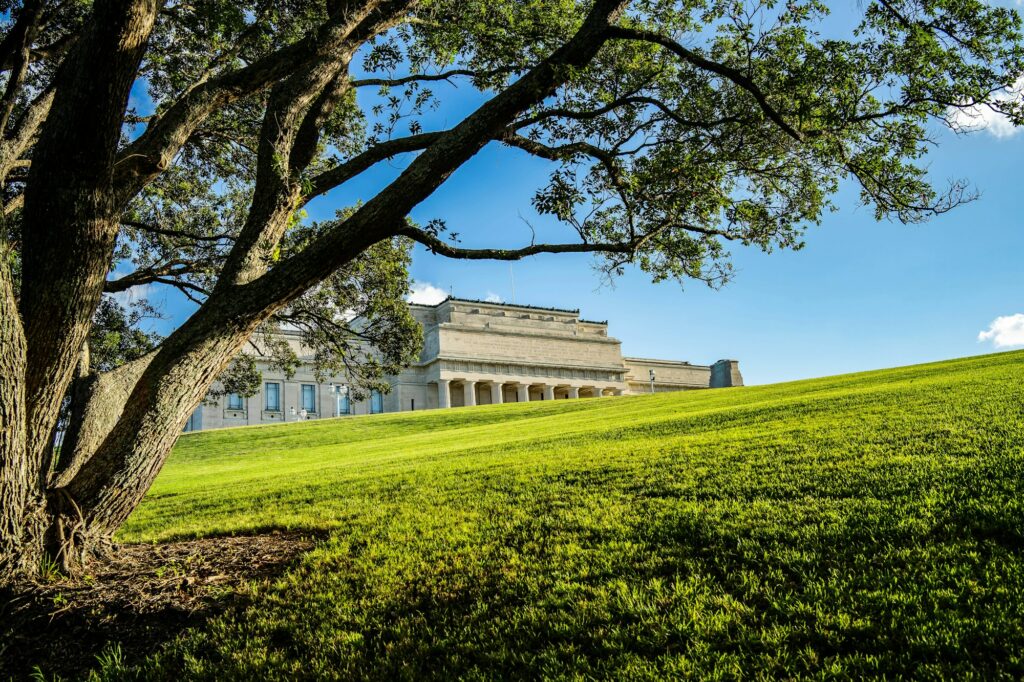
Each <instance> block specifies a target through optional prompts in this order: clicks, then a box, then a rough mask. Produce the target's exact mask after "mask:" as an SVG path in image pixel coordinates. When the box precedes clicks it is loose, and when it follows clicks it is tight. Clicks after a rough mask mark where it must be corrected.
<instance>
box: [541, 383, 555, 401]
mask: <svg viewBox="0 0 1024 682" xmlns="http://www.w3.org/2000/svg"><path fill="white" fill-rule="evenodd" d="M554 399H555V387H554V386H552V385H551V384H544V400H554Z"/></svg>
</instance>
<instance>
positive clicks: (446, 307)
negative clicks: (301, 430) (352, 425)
mask: <svg viewBox="0 0 1024 682" xmlns="http://www.w3.org/2000/svg"><path fill="white" fill-rule="evenodd" d="M411 308H412V313H413V316H414V317H415V318H416V319H417V320H418V321H419V322H420V324H421V325H422V326H423V352H422V354H421V356H420V360H419V362H416V363H414V364H413V365H411V366H410V367H408V368H406V369H405V370H404V371H402V372H401V373H400V374H399V375H398V376H393V377H389V380H390V384H391V391H390V392H388V393H386V394H384V395H380V394H374V395H372V396H371V397H370V398H369V399H368V400H365V401H360V402H355V401H349V400H348V397H347V390H346V388H345V384H346V379H345V377H340V376H339V377H333V378H330V379H329V380H328V381H327V382H317V381H316V379H315V377H314V376H313V373H312V368H311V367H310V366H309V365H304V366H300V367H299V369H298V371H297V372H296V374H295V375H294V376H293V377H291V378H286V377H285V376H284V375H283V374H282V373H280V372H275V371H272V370H270V369H269V367H268V366H267V365H266V363H262V362H261V361H259V360H257V365H258V366H260V368H261V370H262V371H263V387H262V389H261V391H260V392H259V393H258V394H257V395H254V396H252V397H249V398H243V397H241V396H227V397H225V398H223V399H221V400H220V401H219V403H218V404H216V405H203V406H201V407H199V408H198V409H197V410H196V412H195V413H194V414H193V415H192V417H191V418H190V419H189V423H188V424H187V425H186V430H187V431H188V430H199V429H211V428H221V427H226V426H243V425H246V424H260V423H274V422H284V421H297V420H299V419H301V418H302V413H303V411H305V418H306V419H319V418H323V417H336V416H341V415H349V414H372V413H378V412H402V411H409V410H425V409H426V410H429V409H435V408H447V407H462V406H467V405H490V404H495V403H511V402H527V401H533V400H566V399H574V398H588V397H601V396H608V395H633V394H641V393H650V392H651V391H657V392H661V391H683V390H691V389H701V388H720V387H727V386H742V385H743V377H742V376H741V375H740V371H739V363H738V362H737V361H735V360H719V361H718V362H716V363H715V364H713V365H710V366H709V365H692V364H690V363H688V362H681V361H675V360H652V359H646V358H634V357H623V355H622V351H621V348H620V346H621V343H620V342H619V340H618V339H615V338H612V337H611V336H609V335H608V323H607V322H593V321H590V320H583V319H580V316H579V311H577V310H561V309H558V308H540V307H534V306H526V305H512V304H506V303H490V302H486V301H474V300H467V299H458V298H449V299H447V300H445V301H443V302H441V303H439V304H437V305H433V306H430V305H412V306H411ZM284 334H285V337H286V338H289V337H290V338H289V341H290V342H291V343H293V344H294V346H295V348H296V351H297V352H298V353H299V357H300V358H301V357H302V356H303V351H302V348H301V347H300V345H299V341H298V335H297V334H290V333H288V332H284ZM305 355H306V356H307V357H308V353H306V354H305ZM652 372H653V377H654V380H653V381H652V379H651V377H652Z"/></svg>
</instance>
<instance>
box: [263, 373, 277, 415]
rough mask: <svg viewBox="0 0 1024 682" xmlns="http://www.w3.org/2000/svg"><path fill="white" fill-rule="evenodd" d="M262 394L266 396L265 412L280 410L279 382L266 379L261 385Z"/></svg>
mask: <svg viewBox="0 0 1024 682" xmlns="http://www.w3.org/2000/svg"><path fill="white" fill-rule="evenodd" d="M263 394H264V396H265V397H266V410H267V412H280V411H281V384H279V383H277V382H274V381H268V382H267V383H265V384H264V385H263Z"/></svg>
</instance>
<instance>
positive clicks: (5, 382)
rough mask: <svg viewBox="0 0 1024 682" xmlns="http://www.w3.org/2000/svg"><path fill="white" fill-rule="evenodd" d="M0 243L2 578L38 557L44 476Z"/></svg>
mask: <svg viewBox="0 0 1024 682" xmlns="http://www.w3.org/2000/svg"><path fill="white" fill-rule="evenodd" d="M4 246H5V245H2V244H0V583H3V582H6V581H8V580H10V579H11V578H12V577H13V576H16V575H21V574H24V573H26V572H29V571H31V570H33V569H34V568H35V566H37V565H38V562H39V560H40V559H41V557H42V534H41V528H42V509H43V499H42V481H40V480H39V471H40V468H39V464H38V462H34V461H32V460H31V459H30V457H29V454H28V451H27V449H26V447H25V442H26V422H25V411H26V410H25V355H26V344H25V334H24V332H23V330H22V327H21V320H20V318H19V317H18V311H17V301H16V299H15V296H14V287H13V282H12V281H11V271H10V268H9V266H8V260H9V256H8V253H7V251H6V249H5V248H2V247H4Z"/></svg>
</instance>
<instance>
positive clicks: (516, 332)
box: [437, 322, 622, 345]
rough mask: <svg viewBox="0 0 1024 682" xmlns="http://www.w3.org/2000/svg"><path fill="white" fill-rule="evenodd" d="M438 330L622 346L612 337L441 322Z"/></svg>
mask: <svg viewBox="0 0 1024 682" xmlns="http://www.w3.org/2000/svg"><path fill="white" fill-rule="evenodd" d="M437 328H438V329H452V330H455V331H460V332H474V333H477V334H500V335H502V336H533V337H538V336H539V337H543V338H547V339H563V340H566V339H568V340H572V341H581V340H582V341H596V342H597V343H614V344H617V345H622V342H621V341H619V340H618V339H617V338H615V337H614V336H579V335H578V334H571V333H564V334H558V333H553V332H548V331H544V330H537V331H534V330H532V329H501V328H500V327H477V326H476V325H469V324H459V323H457V322H441V323H439V324H438V325H437Z"/></svg>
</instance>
